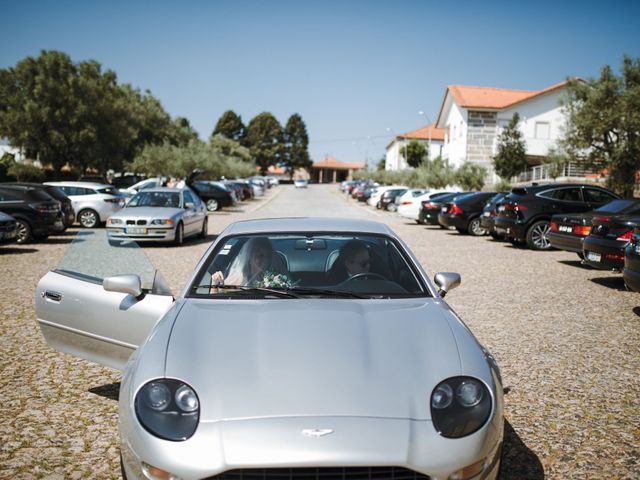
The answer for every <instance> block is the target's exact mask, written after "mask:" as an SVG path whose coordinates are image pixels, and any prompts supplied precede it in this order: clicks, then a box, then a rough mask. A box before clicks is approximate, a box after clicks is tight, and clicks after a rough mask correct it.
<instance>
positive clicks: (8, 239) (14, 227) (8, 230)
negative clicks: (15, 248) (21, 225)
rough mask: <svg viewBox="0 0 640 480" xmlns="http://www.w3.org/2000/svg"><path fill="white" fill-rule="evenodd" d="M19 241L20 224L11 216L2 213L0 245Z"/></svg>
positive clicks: (0, 217)
mask: <svg viewBox="0 0 640 480" xmlns="http://www.w3.org/2000/svg"><path fill="white" fill-rule="evenodd" d="M0 195H1V194H0ZM17 241H18V223H17V222H16V219H15V218H13V217H12V216H11V215H7V214H6V213H2V212H0V244H7V243H13V242H17Z"/></svg>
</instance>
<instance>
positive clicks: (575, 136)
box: [563, 55, 640, 197]
mask: <svg viewBox="0 0 640 480" xmlns="http://www.w3.org/2000/svg"><path fill="white" fill-rule="evenodd" d="M565 111H566V114H567V127H566V132H565V137H564V142H563V143H564V146H565V147H566V148H567V150H568V152H569V154H570V155H571V156H575V157H577V158H583V159H585V160H586V161H587V162H588V164H590V165H591V166H593V167H596V168H599V169H606V170H607V171H608V177H607V185H608V186H609V187H610V188H612V189H613V190H615V191H616V192H617V193H619V194H621V195H623V196H625V197H631V196H633V191H634V188H635V186H636V184H637V179H638V177H637V175H638V171H639V170H640V58H636V59H635V60H633V59H632V58H631V57H629V56H626V55H625V56H624V59H623V65H622V75H621V76H620V77H618V76H616V75H615V74H614V73H613V71H612V69H611V67H610V66H609V65H605V66H604V67H603V68H602V70H601V71H600V77H599V78H598V79H597V80H596V79H592V80H590V82H589V83H586V82H584V81H581V80H570V81H569V85H568V88H567V100H566V102H565Z"/></svg>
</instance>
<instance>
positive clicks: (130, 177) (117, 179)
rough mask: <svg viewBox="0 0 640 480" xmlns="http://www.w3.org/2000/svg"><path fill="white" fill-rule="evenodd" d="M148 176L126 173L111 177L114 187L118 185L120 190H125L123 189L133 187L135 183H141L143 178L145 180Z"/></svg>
mask: <svg viewBox="0 0 640 480" xmlns="http://www.w3.org/2000/svg"><path fill="white" fill-rule="evenodd" d="M146 178H147V177H146V176H145V175H138V174H126V173H125V174H124V175H118V176H114V177H113V178H112V179H111V185H113V186H114V187H116V188H117V189H119V190H123V189H125V190H126V189H127V188H129V187H132V186H133V185H135V184H136V183H139V182H141V181H143V180H145V179H146Z"/></svg>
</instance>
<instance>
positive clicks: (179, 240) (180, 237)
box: [173, 223, 184, 247]
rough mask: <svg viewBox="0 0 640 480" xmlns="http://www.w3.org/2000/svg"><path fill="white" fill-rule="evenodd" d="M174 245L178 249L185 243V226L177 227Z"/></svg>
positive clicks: (180, 224) (179, 225)
mask: <svg viewBox="0 0 640 480" xmlns="http://www.w3.org/2000/svg"><path fill="white" fill-rule="evenodd" d="M173 243H174V245H175V246H177V247H179V246H180V245H182V244H183V243H184V226H183V225H182V223H179V224H178V226H177V227H176V235H175V238H174V239H173Z"/></svg>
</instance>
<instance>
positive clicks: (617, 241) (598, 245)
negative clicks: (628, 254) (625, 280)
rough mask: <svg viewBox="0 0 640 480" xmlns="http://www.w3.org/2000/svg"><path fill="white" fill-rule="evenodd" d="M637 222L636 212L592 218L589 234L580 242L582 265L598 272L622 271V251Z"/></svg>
mask: <svg viewBox="0 0 640 480" xmlns="http://www.w3.org/2000/svg"><path fill="white" fill-rule="evenodd" d="M638 203H639V205H640V202H638ZM638 220H639V217H638V212H636V213H635V214H632V215H624V214H623V215H615V214H613V215H606V216H604V215H597V216H595V217H593V219H592V220H591V225H592V227H591V233H589V236H587V237H585V239H584V241H583V242H582V255H583V257H584V259H583V263H585V264H586V265H589V266H590V267H593V268H597V269H599V270H613V271H616V272H620V271H622V268H623V267H624V251H625V248H626V247H627V245H628V244H629V241H630V240H631V235H632V234H633V228H634V226H635V225H636V224H637V222H638Z"/></svg>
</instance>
